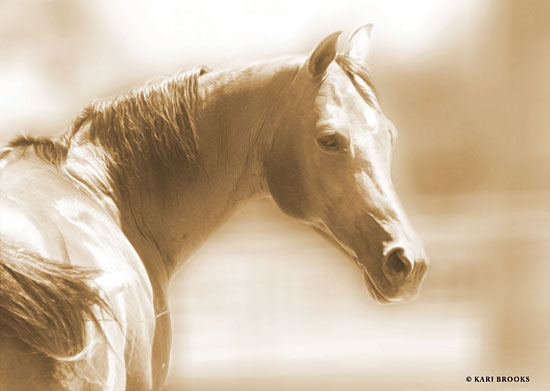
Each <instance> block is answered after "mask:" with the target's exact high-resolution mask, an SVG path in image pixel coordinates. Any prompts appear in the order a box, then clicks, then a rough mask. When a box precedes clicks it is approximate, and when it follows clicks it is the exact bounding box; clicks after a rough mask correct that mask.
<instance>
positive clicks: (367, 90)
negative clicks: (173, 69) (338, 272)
mask: <svg viewBox="0 0 550 391" xmlns="http://www.w3.org/2000/svg"><path fill="white" fill-rule="evenodd" d="M371 30H372V25H371V24H367V25H364V26H362V27H359V28H358V29H357V30H355V32H354V33H353V34H352V35H351V36H350V38H349V39H348V40H347V42H346V43H345V45H344V49H343V50H342V51H341V52H340V51H339V50H338V47H337V45H338V40H339V37H340V35H341V33H340V32H336V33H332V34H330V35H328V36H327V37H326V38H324V39H322V40H321V41H320V42H319V43H318V44H317V46H316V47H314V48H313V50H311V52H310V54H309V55H308V56H288V57H283V58H276V59H271V60H266V61H255V62H250V63H247V64H245V65H238V66H231V67H225V68H224V67H221V68H220V69H215V70H213V69H210V68H208V67H204V66H199V67H195V68H193V69H190V70H187V71H184V72H180V73H178V74H175V75H173V76H170V77H167V78H164V79H162V80H158V81H155V82H151V83H149V84H147V85H145V86H143V87H139V88H135V89H133V90H131V91H130V92H128V93H126V94H123V95H120V96H117V97H115V98H112V99H103V100H97V101H94V102H93V103H91V104H89V105H88V106H86V107H85V108H84V109H83V110H82V111H81V113H80V115H79V116H78V117H77V118H76V119H74V121H73V122H72V125H71V126H70V128H69V130H68V131H66V132H65V133H63V134H61V135H60V136H57V137H31V136H19V137H16V138H14V139H13V140H12V141H11V142H9V143H8V144H7V145H6V146H5V147H4V148H2V149H1V151H0V239H1V241H0V357H1V358H0V384H1V385H2V386H0V389H7V390H11V389H40V390H60V389H63V390H123V389H128V390H151V389H153V390H159V389H162V387H163V385H164V383H165V380H166V376H167V371H168V368H169V364H170V349H171V318H170V308H169V306H168V298H167V295H168V293H167V290H168V284H169V282H170V280H171V278H172V276H173V275H174V273H175V272H176V270H178V269H179V267H180V266H181V265H182V264H183V263H184V262H185V260H186V259H188V258H189V257H190V256H191V255H192V254H193V253H194V252H195V251H197V249H198V248H199V247H200V246H201V245H202V244H203V243H204V242H205V241H206V240H207V239H208V237H209V236H210V235H211V234H212V233H213V232H214V231H216V230H217V229H218V228H219V227H220V226H221V225H222V224H223V223H224V222H225V221H227V220H228V219H229V218H230V217H231V216H232V215H233V214H234V213H235V212H236V211H237V210H238V209H239V208H240V207H241V206H243V205H245V204H246V203H247V202H248V201H250V200H253V199H256V198H259V197H271V198H272V199H273V201H274V202H275V204H276V205H277V206H278V207H279V209H280V210H281V211H282V212H284V213H285V214H286V215H288V216H290V217H292V218H294V219H296V220H298V221H300V222H303V223H304V224H306V225H308V226H311V228H312V229H314V230H315V231H317V232H319V234H320V235H322V236H323V237H325V238H326V240H328V241H329V242H331V243H333V244H334V246H336V247H337V248H339V249H341V250H342V251H343V253H344V254H345V255H346V257H347V258H346V259H348V260H349V261H350V262H353V263H355V264H356V266H357V268H356V270H357V273H358V274H360V275H361V276H362V278H363V280H364V283H365V286H366V288H367V290H368V292H370V295H371V296H372V298H373V299H374V300H375V301H377V302H379V303H384V304H386V303H404V302H409V301H411V300H413V299H414V298H415V297H416V296H417V295H418V293H419V289H420V287H421V284H422V281H423V279H424V277H425V275H426V272H427V269H428V265H429V261H428V257H427V254H426V252H425V250H424V247H423V244H422V242H421V240H420V239H419V237H418V235H417V234H416V232H415V231H414V229H413V228H412V226H411V224H410V223H409V221H408V219H407V216H406V214H405V212H404V210H403V207H402V206H401V204H400V201H399V199H398V196H397V194H396V191H395V189H394V187H393V184H392V180H391V161H392V153H393V149H394V147H395V144H396V142H397V129H396V128H395V126H394V124H393V123H392V122H391V120H390V119H388V117H386V115H385V114H384V112H383V111H382V108H381V107H380V104H379V102H378V99H377V94H376V90H375V87H374V82H373V79H372V75H371V71H370V70H369V69H370V68H369V59H370V57H371V49H372V42H371ZM2 387H3V388H2Z"/></svg>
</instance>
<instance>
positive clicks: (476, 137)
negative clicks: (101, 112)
mask: <svg viewBox="0 0 550 391" xmlns="http://www.w3.org/2000/svg"><path fill="white" fill-rule="evenodd" d="M549 20H550V3H549V2H547V1H544V0H542V1H535V0H528V1H519V0H498V1H496V0H446V1H396V0H389V1H365V0H361V1H359V0H355V1H352V0H338V1H334V0H331V1H326V0H315V1H289V0H279V1H276V2H275V1H252V0H240V1H213V0H202V1H192V2H191V1H181V2H180V1H154V2H152V1H151V2H146V1H135V0H132V1H130V0H125V1H116V2H113V1H108V0H103V1H93V2H92V1H73V0H59V1H16V0H4V1H2V2H0V143H1V144H4V143H5V142H6V141H7V140H8V139H9V138H10V137H13V136H14V135H15V134H18V133H28V134H42V135H54V134H59V133H60V132H63V131H64V130H66V129H67V128H68V127H69V125H70V123H71V121H72V119H73V118H74V117H75V116H76V115H78V113H79V110H80V109H81V108H82V107H83V106H84V105H86V104H87V103H88V102H90V101H91V100H93V99H95V98H99V97H104V96H110V95H113V94H117V93H120V92H124V91H126V90H127V89H128V88H130V87H134V86H139V85H142V84H144V83H145V82H146V81H148V80H151V79H155V78H158V77H162V76H163V75H169V74H172V73H174V72H176V71H179V70H181V69H185V68H187V67H190V66H193V65H197V64H206V65H208V66H211V67H214V68H216V67H220V66H222V65H224V64H231V63H235V62H246V61H248V60H253V59H262V58H270V57H274V56H280V55H287V54H294V53H296V54H306V53H308V52H309V51H310V50H312V48H313V47H314V45H315V44H316V43H317V42H318V41H319V40H320V39H322V38H323V37H324V36H326V35H327V34H329V33H331V32H333V31H335V30H343V31H344V35H345V36H347V35H349V34H350V33H351V32H352V31H353V30H354V29H355V28H356V27H358V26H359V25H362V24H364V23H367V22H373V23H374V24H375V30H374V39H375V42H374V46H375V49H374V50H375V54H374V58H373V63H372V69H373V74H374V79H375V83H376V84H377V87H378V91H379V95H380V101H381V103H382V107H383V108H384V110H385V112H386V114H387V115H388V116H389V117H390V118H391V119H392V120H393V121H394V123H395V124H396V126H397V128H398V129H399V131H400V139H399V143H398V146H397V149H396V151H395V155H394V166H393V178H394V183H395V186H396V188H397V190H398V192H399V194H400V196H401V199H402V202H403V204H404V206H405V209H406V210H407V211H408V213H409V215H410V217H411V220H412V222H413V224H414V225H415V226H416V228H417V230H418V231H419V233H420V235H421V236H422V237H423V239H424V241H425V244H426V248H427V251H428V254H429V255H430V258H431V261H432V266H431V269H430V271H429V273H428V276H427V279H426V281H425V285H424V287H423V290H422V292H421V294H420V296H419V298H418V299H417V300H416V301H415V302H413V303H411V304H406V305H390V306H381V305H378V304H376V303H374V302H373V301H372V300H371V299H370V297H369V296H368V294H367V292H366V290H365V288H364V287H363V283H362V280H361V277H360V276H359V273H358V271H357V270H356V268H355V266H354V265H353V264H352V262H350V261H348V260H347V259H345V258H344V257H343V256H342V255H341V254H340V252H338V251H337V250H335V249H333V248H332V247H331V246H330V245H328V244H326V243H325V242H324V241H323V240H322V239H321V238H320V237H318V236H316V234H314V233H313V232H310V231H309V230H308V229H307V228H305V227H303V226H302V225H300V224H299V223H297V222H295V221H293V220H291V219H289V218H287V217H286V216H284V215H283V214H282V213H281V212H280V211H278V210H277V208H276V206H275V205H274V204H273V202H272V201H271V200H267V199H266V200H259V201H255V202H253V203H251V204H249V205H248V206H247V207H245V208H244V209H243V210H242V211H240V212H239V213H238V214H237V215H236V216H235V217H234V218H233V219H232V220H231V221H230V222H229V223H228V224H227V225H225V226H224V227H223V228H222V229H221V230H220V231H219V232H217V233H216V234H215V235H214V236H213V237H212V238H211V239H210V240H209V241H208V242H207V244H206V245H205V246H204V247H203V248H202V249H201V250H200V251H199V252H198V253H197V254H195V255H194V256H193V257H192V258H191V259H189V260H188V261H187V263H186V264H185V265H184V266H183V267H182V268H181V270H180V271H179V273H178V275H177V276H176V278H175V279H174V280H173V282H172V285H171V306H172V311H173V327H174V338H173V347H172V349H173V352H172V364H171V370H170V374H169V378H168V383H167V389H168V390H183V389H185V390H366V389H377V390H383V389H388V390H389V389H402V390H409V389H418V390H424V389H426V390H432V389H433V390H442V389H449V390H451V389H452V390H454V389H471V388H478V387H480V386H479V385H477V384H473V383H467V382H466V381H465V378H466V376H495V377H496V376H529V377H530V382H529V383H522V384H502V383H498V384H497V383H493V384H485V385H484V386H483V387H484V389H494V388H496V387H497V386H498V387H499V389H502V388H504V389H507V388H510V389H522V390H523V389H549V388H548V387H550V375H549V373H550V371H549V364H548V363H549V362H550V338H549V326H550V302H549V297H550V296H549V294H550V289H549V288H548V277H549V272H550V266H549V265H550V263H549V261H550V111H549V104H550V23H548V21H549ZM343 41H345V39H344V40H343ZM341 44H342V46H343V43H341Z"/></svg>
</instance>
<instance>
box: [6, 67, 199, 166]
mask: <svg viewBox="0 0 550 391" xmlns="http://www.w3.org/2000/svg"><path fill="white" fill-rule="evenodd" d="M206 72H207V70H206V68H205V67H202V66H201V67H196V68H194V69H192V70H190V71H186V72H180V73H178V74H176V75H174V76H171V77H169V78H166V79H162V80H160V81H156V82H152V83H149V84H147V85H145V86H144V87H140V88H136V89H133V90H131V91H130V92H129V93H127V94H124V95H121V96H119V97H117V98H114V99H112V100H109V99H106V100H100V101H97V102H93V103H91V104H89V105H88V106H86V107H85V108H84V109H83V111H82V113H81V114H80V115H79V116H78V117H77V118H76V119H75V120H74V122H73V124H72V127H71V129H70V131H69V132H67V133H66V134H64V135H62V136H61V137H58V138H46V137H30V136H25V135H21V136H18V137H16V138H15V139H13V140H12V141H10V143H8V145H7V146H8V150H10V149H14V148H23V149H26V148H28V147H31V146H32V147H33V148H34V150H35V152H36V154H37V155H38V156H39V157H40V158H42V159H43V160H45V161H46V162H48V163H51V164H54V165H59V164H60V163H62V162H63V161H64V160H65V158H66V157H67V152H68V148H69V144H70V141H71V139H72V138H73V137H74V136H75V135H77V134H78V133H80V132H81V130H82V128H83V127H85V126H86V127H87V129H88V131H87V134H86V137H87V139H88V141H91V142H92V143H94V144H97V145H99V146H101V147H102V148H103V149H104V150H105V151H106V152H107V153H106V154H105V156H107V157H108V159H109V160H110V163H112V164H114V165H119V164H122V163H125V162H128V161H136V160H135V159H134V158H135V157H136V156H138V155H141V156H143V157H145V158H153V159H155V160H156V161H159V162H161V164H166V163H167V161H168V160H170V161H172V162H173V160H174V158H179V159H184V160H186V161H188V162H189V163H194V162H195V161H196V159H197V154H198V152H199V147H198V134H197V129H196V125H195V108H196V105H197V101H198V94H197V87H198V81H197V80H198V78H199V76H201V75H203V74H204V73H206ZM3 154H5V152H4V153H3ZM3 154H2V155H3ZM2 155H0V157H2Z"/></svg>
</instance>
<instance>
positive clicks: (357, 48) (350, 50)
mask: <svg viewBox="0 0 550 391" xmlns="http://www.w3.org/2000/svg"><path fill="white" fill-rule="evenodd" d="M373 27H374V26H373V24H372V23H369V24H365V25H363V26H361V27H359V28H358V29H357V30H355V31H354V32H353V34H351V36H350V37H349V40H348V43H347V44H346V50H345V51H344V53H345V54H346V55H347V56H349V57H351V58H354V59H356V60H357V61H359V63H360V64H364V65H366V64H368V63H369V60H370V56H371V52H372V42H371V41H372V40H371V32H372V28H373Z"/></svg>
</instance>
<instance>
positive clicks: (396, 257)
mask: <svg viewBox="0 0 550 391" xmlns="http://www.w3.org/2000/svg"><path fill="white" fill-rule="evenodd" d="M413 268H414V262H413V261H412V260H410V259H409V258H408V257H407V256H406V255H405V251H404V250H403V249H402V248H400V247H398V248H394V249H393V250H391V251H390V252H389V253H388V255H387V256H386V257H385V258H384V260H383V264H382V272H383V273H384V275H385V276H386V278H387V279H388V280H389V281H390V282H391V283H392V284H394V285H398V284H401V283H403V282H405V281H406V280H407V278H409V276H410V275H411V273H412V271H413Z"/></svg>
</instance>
